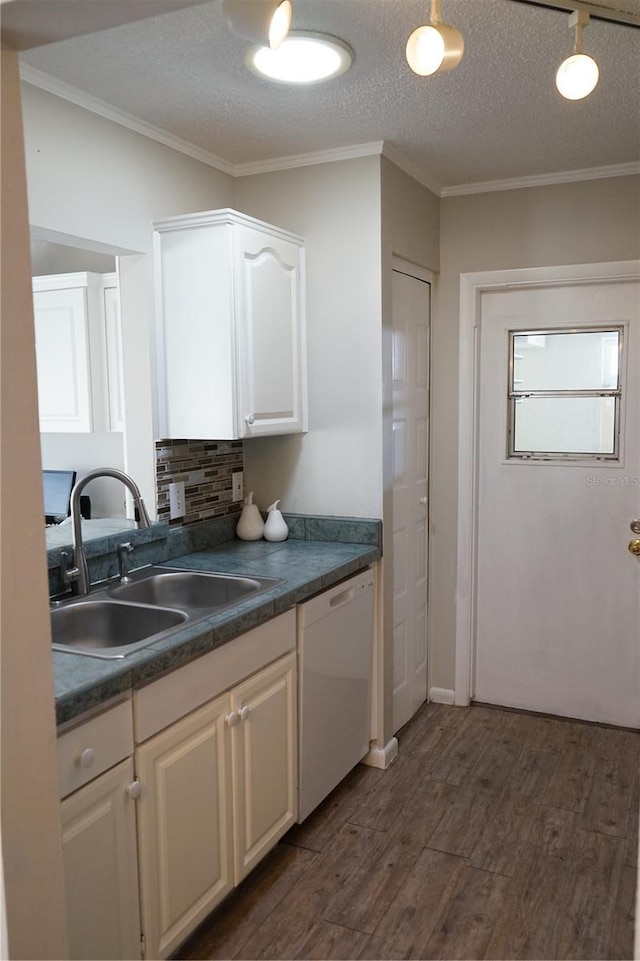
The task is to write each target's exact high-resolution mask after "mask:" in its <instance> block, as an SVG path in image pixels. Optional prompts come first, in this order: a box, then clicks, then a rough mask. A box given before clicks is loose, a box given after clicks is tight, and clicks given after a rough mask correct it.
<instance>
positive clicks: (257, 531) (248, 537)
mask: <svg viewBox="0 0 640 961" xmlns="http://www.w3.org/2000/svg"><path fill="white" fill-rule="evenodd" d="M263 531H264V521H263V520H262V514H261V513H260V511H259V510H258V505H257V504H254V503H253V491H251V493H250V494H248V495H247V497H245V499H244V507H243V508H242V513H241V514H240V520H239V521H238V523H237V525H236V534H237V536H238V537H239V538H240V540H242V541H259V540H260V538H261V537H262V534H263Z"/></svg>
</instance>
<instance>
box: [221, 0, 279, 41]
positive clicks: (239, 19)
mask: <svg viewBox="0 0 640 961" xmlns="http://www.w3.org/2000/svg"><path fill="white" fill-rule="evenodd" d="M222 12H223V14H224V17H225V19H226V21H227V24H228V26H229V29H230V30H233V32H234V33H237V34H238V36H240V37H244V38H245V39H246V40H251V41H252V43H259V44H261V45H263V46H266V45H267V44H268V45H269V46H270V47H271V48H272V49H274V50H275V49H276V47H278V46H279V44H281V43H282V41H283V40H284V38H285V37H286V35H287V33H288V31H289V27H290V25H291V14H292V6H291V0H222Z"/></svg>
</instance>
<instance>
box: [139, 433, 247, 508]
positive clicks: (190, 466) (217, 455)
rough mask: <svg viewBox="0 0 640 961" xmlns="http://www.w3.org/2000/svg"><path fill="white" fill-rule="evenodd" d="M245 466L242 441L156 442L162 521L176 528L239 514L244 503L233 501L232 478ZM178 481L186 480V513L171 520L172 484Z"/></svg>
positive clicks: (157, 480) (157, 477)
mask: <svg viewBox="0 0 640 961" xmlns="http://www.w3.org/2000/svg"><path fill="white" fill-rule="evenodd" d="M243 465H244V451H243V445H242V441H241V440H159V441H156V484H157V492H158V520H159V521H166V522H168V523H169V524H170V525H171V526H172V527H175V526H180V525H186V524H197V523H199V522H200V521H206V520H210V519H211V518H214V517H224V516H225V515H227V514H235V513H236V512H237V511H239V510H240V509H241V507H242V504H241V503H238V502H235V503H234V502H233V501H232V500H231V496H232V490H231V487H232V481H231V475H232V474H234V473H235V472H236V471H241V470H243ZM177 481H184V487H185V501H186V513H185V516H184V517H179V518H176V519H175V520H171V519H170V518H169V484H171V483H174V482H177Z"/></svg>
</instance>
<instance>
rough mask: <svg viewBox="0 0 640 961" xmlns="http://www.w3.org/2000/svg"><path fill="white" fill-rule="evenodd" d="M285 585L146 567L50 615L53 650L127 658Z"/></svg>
mask: <svg viewBox="0 0 640 961" xmlns="http://www.w3.org/2000/svg"><path fill="white" fill-rule="evenodd" d="M280 583H282V582H281V580H279V579H278V578H274V577H242V576H240V575H237V574H221V573H217V572H205V571H190V570H180V569H177V568H168V567H147V568H143V569H142V570H139V571H135V572H134V573H133V574H132V575H131V578H130V579H129V580H128V581H127V582H122V581H116V582H111V583H110V584H109V585H107V586H105V587H103V588H101V589H99V590H96V591H94V592H92V593H91V594H90V595H88V596H87V597H82V598H76V599H73V600H70V601H63V602H59V603H58V604H56V605H54V607H53V608H52V610H51V632H52V640H53V648H54V650H56V651H66V652H72V653H75V654H84V655H87V656H90V657H98V658H103V659H108V660H112V659H116V658H122V657H126V655H127V654H131V653H132V652H133V651H137V650H139V649H140V648H142V647H145V646H146V645H147V644H151V643H152V642H154V641H158V640H160V639H162V638H163V637H165V636H166V635H167V634H169V633H171V632H172V631H175V630H176V629H177V628H179V627H180V626H181V625H183V624H186V623H187V622H189V623H194V622H196V621H200V620H203V619H204V618H206V617H209V616H210V615H212V614H216V613H217V612H218V611H221V610H224V609H225V608H227V607H229V606H230V605H231V604H235V603H238V602H240V601H244V600H249V599H250V598H251V597H255V596H256V595H257V594H261V593H262V592H263V591H267V590H269V589H270V588H272V587H275V586H276V585H277V584H280Z"/></svg>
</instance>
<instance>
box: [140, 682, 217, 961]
mask: <svg viewBox="0 0 640 961" xmlns="http://www.w3.org/2000/svg"><path fill="white" fill-rule="evenodd" d="M228 713H229V702H228V697H226V696H225V697H221V698H218V699H217V700H215V701H214V702H213V703H212V704H207V705H206V706H205V707H202V708H200V709H199V710H197V711H195V712H194V713H193V714H190V715H189V716H188V717H185V718H183V719H182V720H181V721H178V722H177V723H176V724H172V725H171V727H169V728H167V729H166V730H165V731H162V732H161V733H160V734H157V735H156V736H155V737H153V738H151V740H150V741H147V742H146V744H143V745H142V746H141V747H140V748H139V749H138V751H137V754H136V767H137V771H138V775H139V777H140V781H141V784H142V794H141V797H140V800H139V807H138V843H139V857H140V894H141V902H142V924H143V930H144V933H145V940H146V948H147V956H148V957H150V958H164V957H166V956H167V955H168V954H170V953H171V951H173V950H174V949H175V948H176V947H178V945H179V944H180V942H181V941H183V940H184V938H185V937H186V935H187V934H188V932H189V931H191V930H193V928H194V927H195V926H196V925H197V924H198V923H199V922H200V921H201V920H202V919H203V918H204V917H206V915H207V914H208V913H209V911H211V909H212V908H213V907H214V906H215V905H216V904H217V903H218V902H219V901H220V900H221V899H222V898H223V897H224V896H225V894H227V892H228V891H230V890H231V888H232V887H233V869H232V865H231V856H230V851H229V843H228V839H229V837H230V835H231V830H232V821H231V797H230V789H231V766H230V757H229V751H228V747H227V738H228V735H227V729H226V725H225V717H226V715H227V714H228Z"/></svg>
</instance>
